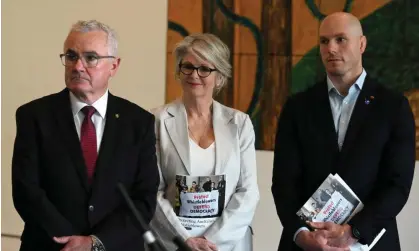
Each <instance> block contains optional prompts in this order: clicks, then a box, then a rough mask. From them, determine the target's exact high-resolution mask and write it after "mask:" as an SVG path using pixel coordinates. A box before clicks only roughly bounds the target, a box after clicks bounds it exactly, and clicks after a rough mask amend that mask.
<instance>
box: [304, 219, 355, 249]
mask: <svg viewBox="0 0 419 251" xmlns="http://www.w3.org/2000/svg"><path fill="white" fill-rule="evenodd" d="M308 224H309V225H310V226H311V227H312V228H314V229H316V231H327V232H328V236H329V237H328V241H327V244H328V245H330V246H333V247H349V246H350V245H352V244H354V243H355V242H357V241H358V240H357V239H355V238H353V237H352V228H351V226H349V225H348V224H344V225H338V224H335V223H333V222H309V223H308Z"/></svg>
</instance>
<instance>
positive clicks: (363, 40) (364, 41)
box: [359, 36, 367, 54]
mask: <svg viewBox="0 0 419 251" xmlns="http://www.w3.org/2000/svg"><path fill="white" fill-rule="evenodd" d="M360 45H361V46H360V48H359V49H360V50H361V54H362V53H364V51H365V49H366V48H367V37H366V36H361V43H360Z"/></svg>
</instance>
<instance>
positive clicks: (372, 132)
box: [272, 13, 415, 251]
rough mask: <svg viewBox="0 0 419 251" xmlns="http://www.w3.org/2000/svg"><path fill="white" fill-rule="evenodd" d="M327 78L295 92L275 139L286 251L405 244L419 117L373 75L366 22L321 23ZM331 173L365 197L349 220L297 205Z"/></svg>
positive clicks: (334, 19) (347, 17) (275, 188)
mask: <svg viewBox="0 0 419 251" xmlns="http://www.w3.org/2000/svg"><path fill="white" fill-rule="evenodd" d="M319 33H320V54H321V57H322V61H323V64H324V66H325V68H326V72H327V79H325V80H324V81H323V82H320V83H318V84H316V85H314V86H313V87H311V88H309V89H308V90H306V91H304V92H302V93H299V94H296V95H294V96H292V97H290V98H289V99H288V100H287V102H286V103H285V105H284V107H283V110H282V113H281V116H280V119H279V122H278V131H277V137H276V146H275V156H274V170H273V179H272V181H273V184H272V193H273V197H274V200H275V204H276V208H277V212H278V216H279V218H280V220H281V223H282V225H283V227H284V230H283V234H282V236H281V242H280V245H279V250H281V251H291V250H301V249H303V250H329V251H330V250H348V246H350V245H351V244H353V243H354V242H356V241H358V242H360V243H361V244H370V243H371V242H372V240H373V239H374V237H375V236H376V235H377V234H378V233H379V232H380V231H381V229H382V228H385V229H386V230H387V232H386V233H385V234H384V236H383V237H382V238H381V239H380V241H379V242H378V243H377V244H376V246H375V247H374V250H376V251H381V250H383V251H385V250H392V251H397V250H400V243H399V237H398V232H397V222H396V216H397V214H398V213H399V212H400V211H401V209H402V208H403V206H404V205H405V203H406V201H407V199H408V196H409V192H410V188H411V185H412V179H413V172H414V165H415V123H414V120H413V115H412V111H411V109H410V107H409V103H408V101H407V99H406V98H405V97H404V96H403V95H402V94H398V93H395V92H393V91H390V90H388V89H387V88H385V87H384V86H383V85H380V84H379V83H377V82H376V81H375V80H374V79H372V78H371V77H369V76H368V75H367V72H366V71H365V70H364V68H363V67H362V54H363V52H364V51H365V48H366V45H367V39H366V37H365V36H364V35H363V32H362V28H361V24H360V22H359V20H358V19H357V18H356V17H354V16H352V15H351V14H348V13H334V14H331V15H330V16H328V17H326V18H325V19H324V20H323V22H322V23H321V26H320V30H319ZM329 173H338V174H339V175H340V176H341V177H342V178H343V180H345V182H346V183H347V184H348V185H349V186H350V187H351V188H352V190H353V191H354V192H355V193H356V194H357V195H358V197H359V198H360V199H361V201H362V202H363V203H364V205H365V207H364V209H363V210H362V211H361V212H359V213H358V214H356V215H355V217H354V218H352V219H351V220H350V221H349V222H348V224H343V225H336V224H333V223H326V224H324V223H313V224H311V227H312V228H316V229H320V230H323V231H309V230H308V229H307V228H304V224H303V223H301V222H300V221H299V219H298V216H297V215H296V212H297V211H298V209H299V208H300V207H301V206H302V205H303V204H304V203H305V201H306V200H307V199H308V198H309V197H310V196H311V195H312V194H313V192H314V191H315V190H316V189H317V188H318V187H319V185H320V184H321V183H322V182H323V180H324V179H326V177H327V176H328V174H329Z"/></svg>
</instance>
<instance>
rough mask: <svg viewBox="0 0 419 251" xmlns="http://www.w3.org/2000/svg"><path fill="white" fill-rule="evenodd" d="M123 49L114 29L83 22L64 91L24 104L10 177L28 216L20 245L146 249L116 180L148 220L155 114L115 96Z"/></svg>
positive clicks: (69, 50)
mask: <svg viewBox="0 0 419 251" xmlns="http://www.w3.org/2000/svg"><path fill="white" fill-rule="evenodd" d="M116 51H117V40H116V37H115V33H114V31H113V30H112V29H110V28H109V27H108V26H107V25H105V24H102V23H100V22H97V21H94V20H92V21H79V22H78V23H76V24H75V25H74V26H73V27H72V29H71V31H70V33H69V35H68V37H67V39H66V41H65V43H64V54H62V55H60V56H61V59H62V63H63V65H64V66H65V82H66V87H67V88H65V89H64V90H63V91H61V92H59V93H56V94H52V95H49V96H46V97H43V98H40V99H37V100H34V101H32V102H30V103H27V104H25V105H23V106H21V107H19V108H18V109H17V112H16V124H17V133H16V139H15V145H14V153H13V163H12V183H13V200H14V205H15V208H16V210H17V211H18V213H19V214H20V216H21V217H22V219H23V221H24V222H25V228H24V230H23V233H22V237H21V240H22V243H21V247H20V250H23V251H25V250H42V251H48V250H57V251H58V250H64V251H67V250H89V251H90V250H105V249H106V250H107V251H112V250H124V251H127V250H128V251H131V250H132V251H134V250H135V251H139V250H143V249H144V243H143V240H142V232H141V231H140V230H139V229H138V228H137V225H136V224H137V223H136V222H135V219H134V217H132V213H131V212H130V210H129V208H128V207H127V206H126V203H125V201H124V200H123V197H122V196H121V194H120V193H119V191H118V189H117V184H118V183H119V182H120V183H122V184H123V185H124V186H125V187H126V188H127V191H128V193H129V194H130V196H131V198H132V200H133V201H134V203H135V205H136V207H137V209H138V210H139V212H140V214H141V215H142V216H143V217H144V219H145V220H146V221H147V222H148V221H150V220H151V218H152V216H153V214H154V210H155V206H156V198H157V189H158V184H159V175H158V168H157V161H156V155H155V143H156V142H155V133H154V116H153V115H152V114H150V113H148V112H147V111H145V110H143V109H142V108H140V107H139V106H137V105H135V104H133V103H131V102H129V101H127V100H124V99H122V98H119V97H116V96H114V95H112V94H110V93H109V91H108V80H109V78H110V77H112V76H114V75H115V74H116V72H117V70H118V67H119V63H120V58H118V57H117V56H116Z"/></svg>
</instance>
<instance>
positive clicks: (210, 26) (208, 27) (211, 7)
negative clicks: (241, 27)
mask: <svg viewBox="0 0 419 251" xmlns="http://www.w3.org/2000/svg"><path fill="white" fill-rule="evenodd" d="M223 3H224V5H226V7H227V8H228V9H230V10H232V9H233V6H234V0H223ZM202 8H203V11H202V13H203V32H208V33H212V34H214V35H216V36H218V37H219V38H220V39H221V40H222V41H223V42H224V43H225V44H226V45H227V46H228V48H230V51H231V52H233V45H234V24H233V22H230V21H229V20H228V19H227V17H226V16H225V15H224V14H223V13H221V11H220V10H219V8H218V6H217V3H216V1H208V0H204V1H203V2H202ZM230 63H231V64H232V65H233V57H231V58H230ZM233 71H234V66H233ZM232 83H234V79H233V75H232V77H231V79H230V80H229V81H228V83H227V85H226V86H225V87H224V89H223V90H222V91H221V92H220V93H219V94H218V95H217V96H216V97H215V99H216V100H217V101H219V102H220V103H222V104H224V105H227V106H229V107H233V100H234V99H233V95H234V93H233V90H234V88H233V86H232V85H233V84H232Z"/></svg>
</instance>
